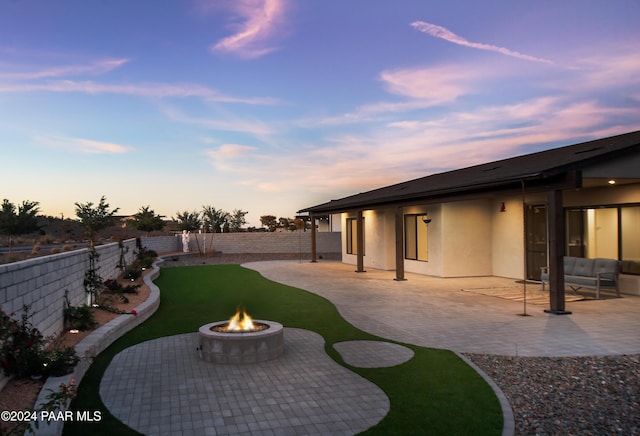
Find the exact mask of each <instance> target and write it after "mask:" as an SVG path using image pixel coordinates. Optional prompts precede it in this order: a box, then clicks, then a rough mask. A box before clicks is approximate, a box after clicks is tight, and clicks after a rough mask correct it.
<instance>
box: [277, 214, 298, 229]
mask: <svg viewBox="0 0 640 436" xmlns="http://www.w3.org/2000/svg"><path fill="white" fill-rule="evenodd" d="M278 222H279V227H281V228H282V229H284V230H288V231H293V230H295V226H294V224H293V220H292V219H291V218H285V217H280V218H278Z"/></svg>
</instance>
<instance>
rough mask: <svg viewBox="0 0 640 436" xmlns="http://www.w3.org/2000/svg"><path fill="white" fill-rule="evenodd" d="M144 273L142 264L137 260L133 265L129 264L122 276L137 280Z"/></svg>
mask: <svg viewBox="0 0 640 436" xmlns="http://www.w3.org/2000/svg"><path fill="white" fill-rule="evenodd" d="M141 275H142V270H141V269H140V265H139V264H138V263H137V262H136V263H134V264H133V265H129V266H128V267H127V268H126V269H125V270H124V273H123V274H122V276H123V277H124V278H125V279H128V280H136V279H137V278H139V277H140V276H141Z"/></svg>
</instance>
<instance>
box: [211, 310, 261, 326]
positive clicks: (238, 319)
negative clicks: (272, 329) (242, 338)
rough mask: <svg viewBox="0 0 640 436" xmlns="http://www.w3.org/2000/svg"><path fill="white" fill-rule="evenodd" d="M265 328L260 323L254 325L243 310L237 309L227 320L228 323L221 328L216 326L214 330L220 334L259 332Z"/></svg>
mask: <svg viewBox="0 0 640 436" xmlns="http://www.w3.org/2000/svg"><path fill="white" fill-rule="evenodd" d="M265 328H267V326H266V325H264V324H262V323H255V322H253V319H252V318H251V317H250V316H249V314H248V313H247V312H246V310H245V309H244V308H240V307H238V309H237V310H236V313H235V314H234V315H233V316H232V317H231V318H230V319H229V322H228V323H226V324H223V325H221V326H216V327H215V330H217V331H220V332H259V331H261V330H264V329H265Z"/></svg>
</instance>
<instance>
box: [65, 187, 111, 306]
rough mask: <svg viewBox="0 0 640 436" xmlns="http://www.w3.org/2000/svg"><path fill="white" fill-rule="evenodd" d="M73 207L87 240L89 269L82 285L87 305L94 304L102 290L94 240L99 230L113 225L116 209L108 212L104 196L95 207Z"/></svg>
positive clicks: (89, 203)
mask: <svg viewBox="0 0 640 436" xmlns="http://www.w3.org/2000/svg"><path fill="white" fill-rule="evenodd" d="M75 205H76V216H77V217H78V218H79V219H80V222H81V223H82V226H83V227H84V231H85V234H86V235H87V236H88V238H89V268H88V269H87V271H85V274H84V282H83V284H84V289H85V291H86V292H87V304H94V303H95V302H96V301H97V299H98V295H100V291H101V290H102V277H100V274H99V273H98V270H99V269H100V267H99V266H97V265H96V261H97V260H98V257H99V256H98V252H97V251H96V248H95V245H96V238H97V236H98V233H99V232H100V231H101V230H104V229H106V228H107V227H111V226H112V225H113V224H114V223H115V217H114V215H115V214H116V212H118V208H117V207H116V208H115V209H113V210H109V203H107V199H106V198H105V196H104V195H103V196H102V197H100V203H98V204H97V205H96V206H95V207H94V205H93V203H92V202H90V201H89V202H87V203H75Z"/></svg>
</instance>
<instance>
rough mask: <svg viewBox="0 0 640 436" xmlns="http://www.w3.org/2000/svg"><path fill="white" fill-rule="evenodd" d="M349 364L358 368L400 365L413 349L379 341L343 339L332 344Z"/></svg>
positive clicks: (411, 354) (410, 356) (409, 357)
mask: <svg viewBox="0 0 640 436" xmlns="http://www.w3.org/2000/svg"><path fill="white" fill-rule="evenodd" d="M333 348H335V349H336V351H337V352H338V353H340V356H342V358H343V359H344V361H345V362H347V363H348V364H349V365H352V366H356V367H358V368H380V367H389V366H396V365H400V364H401V363H404V362H406V361H408V360H409V359H411V358H412V357H413V355H414V352H413V350H411V349H410V348H407V347H403V346H402V345H398V344H392V343H390V342H381V341H345V342H337V343H335V344H333Z"/></svg>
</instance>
